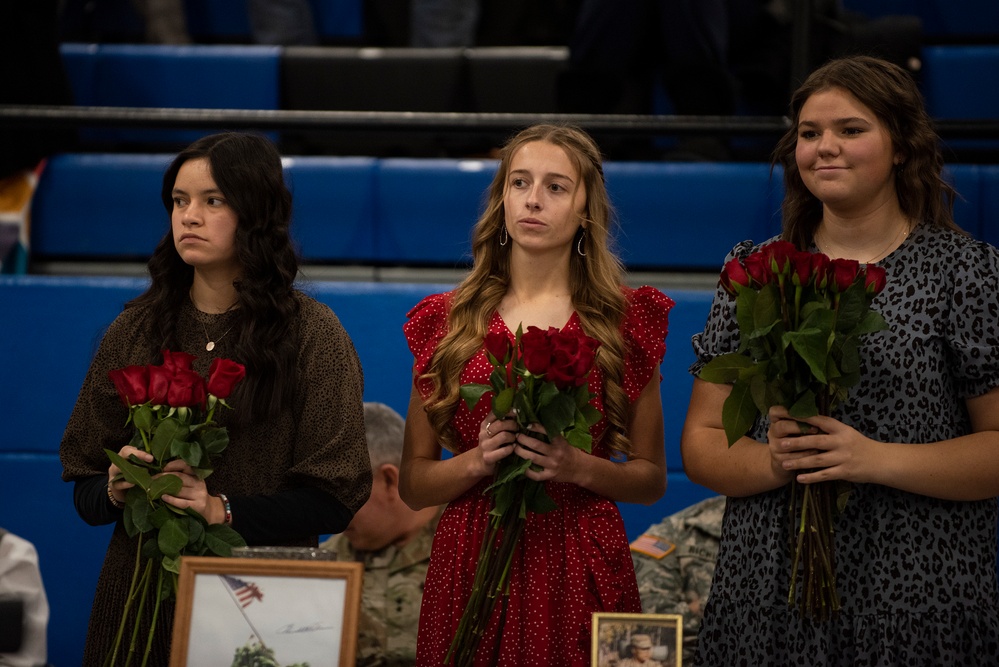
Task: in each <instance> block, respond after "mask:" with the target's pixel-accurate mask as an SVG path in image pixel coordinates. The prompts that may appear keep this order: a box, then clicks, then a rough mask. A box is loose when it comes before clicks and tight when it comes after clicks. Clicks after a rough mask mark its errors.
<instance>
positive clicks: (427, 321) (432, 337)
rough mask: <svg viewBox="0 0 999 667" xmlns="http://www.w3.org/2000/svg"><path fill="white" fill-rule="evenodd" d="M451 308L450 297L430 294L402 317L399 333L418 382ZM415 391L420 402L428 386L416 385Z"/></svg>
mask: <svg viewBox="0 0 999 667" xmlns="http://www.w3.org/2000/svg"><path fill="white" fill-rule="evenodd" d="M450 305H451V294H450V293H449V292H447V293H442V294H431V295H430V296H428V297H425V298H424V299H423V300H422V301H420V302H419V303H418V304H416V305H415V306H413V307H412V308H411V309H410V311H409V312H408V313H406V318H407V319H406V323H405V324H404V325H402V331H403V333H404V334H405V335H406V343H407V344H408V345H409V351H410V352H412V353H413V377H416V378H418V377H419V376H420V375H421V374H423V373H425V372H426V371H427V368H429V367H430V359H431V358H432V357H433V356H434V352H435V351H436V350H437V345H438V344H439V343H440V342H441V340H442V339H443V338H444V336H445V335H447V315H448V309H449V308H450ZM416 387H417V389H419V391H420V395H421V396H423V398H427V397H428V396H429V395H430V393H431V391H432V389H433V388H432V387H431V386H430V384H429V383H428V382H423V383H421V382H419V381H416Z"/></svg>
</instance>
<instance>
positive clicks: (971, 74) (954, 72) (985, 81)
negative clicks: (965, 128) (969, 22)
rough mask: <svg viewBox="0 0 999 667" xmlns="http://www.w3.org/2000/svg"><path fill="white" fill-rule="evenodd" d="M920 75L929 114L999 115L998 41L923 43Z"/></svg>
mask: <svg viewBox="0 0 999 667" xmlns="http://www.w3.org/2000/svg"><path fill="white" fill-rule="evenodd" d="M994 6H995V7H996V8H999V3H995V5H994ZM997 32H999V30H997ZM921 76H922V83H921V87H922V90H923V95H924V96H925V97H926V109H927V111H928V112H929V114H930V116H932V117H933V118H999V45H980V46H970V45H965V46H930V47H926V48H924V49H923V71H922V74H921Z"/></svg>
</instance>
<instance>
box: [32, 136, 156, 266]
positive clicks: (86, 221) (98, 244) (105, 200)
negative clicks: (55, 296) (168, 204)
mask: <svg viewBox="0 0 999 667" xmlns="http://www.w3.org/2000/svg"><path fill="white" fill-rule="evenodd" d="M172 159H173V156H171V155H161V154H156V155H145V154H134V155H132V154H120V155H113V154H102V153H96V154H83V153H81V154H67V155H57V156H55V157H53V158H51V159H50V160H49V161H48V163H47V164H46V166H45V170H44V171H43V173H42V177H41V179H40V180H39V183H38V188H37V190H36V191H35V196H34V200H33V202H32V227H31V251H32V254H33V255H34V257H35V258H36V259H48V258H53V257H59V258H80V257H84V258H86V257H89V258H100V257H108V258H116V259H119V260H135V259H141V260H144V259H145V258H147V257H148V256H149V254H150V253H152V251H153V248H155V247H156V244H157V243H158V242H159V240H160V239H161V238H162V237H163V235H164V234H165V233H166V232H167V230H169V228H170V217H169V215H168V214H167V212H166V210H165V209H164V208H163V204H162V202H161V201H160V187H161V184H162V181H163V172H164V171H165V170H166V168H167V166H168V165H169V164H170V161H171V160H172Z"/></svg>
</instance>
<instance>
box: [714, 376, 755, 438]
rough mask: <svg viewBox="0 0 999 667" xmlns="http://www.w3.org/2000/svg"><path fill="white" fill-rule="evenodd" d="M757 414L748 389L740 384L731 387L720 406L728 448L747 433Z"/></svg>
mask: <svg viewBox="0 0 999 667" xmlns="http://www.w3.org/2000/svg"><path fill="white" fill-rule="evenodd" d="M759 414H760V413H759V411H758V410H757V409H756V404H755V403H754V402H753V397H752V396H751V395H750V390H749V387H748V386H747V385H746V384H741V383H740V384H735V385H733V386H732V393H730V394H729V395H728V398H726V399H725V404H724V405H723V406H722V423H723V424H724V425H725V436H726V437H727V438H728V445H729V447H731V446H732V445H734V444H735V443H736V441H737V440H738V439H739V438H741V437H742V436H744V435H746V434H747V433H748V432H749V429H751V428H752V427H753V423H754V422H755V421H756V418H757V417H758V416H759Z"/></svg>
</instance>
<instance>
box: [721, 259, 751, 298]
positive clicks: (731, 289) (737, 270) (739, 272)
mask: <svg viewBox="0 0 999 667" xmlns="http://www.w3.org/2000/svg"><path fill="white" fill-rule="evenodd" d="M719 280H720V282H721V286H722V287H723V288H724V289H725V291H726V292H728V293H729V294H731V295H732V296H736V295H737V294H738V291H737V290H739V289H741V288H743V287H749V285H750V283H752V278H750V277H749V274H748V273H746V268H745V267H744V266H743V265H742V263H741V262H740V261H739V260H738V259H736V258H733V259H730V260H728V261H727V262H725V266H724V267H723V268H722V272H721V277H720V278H719Z"/></svg>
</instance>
